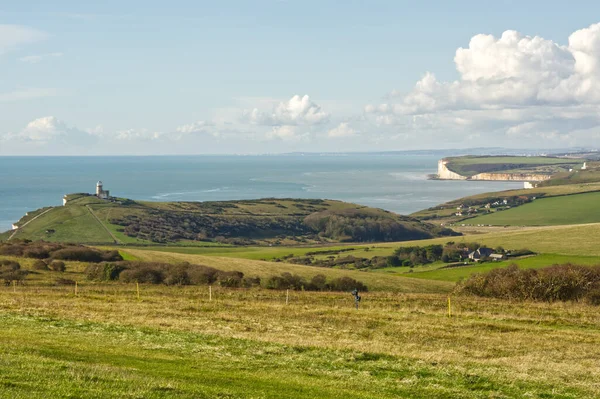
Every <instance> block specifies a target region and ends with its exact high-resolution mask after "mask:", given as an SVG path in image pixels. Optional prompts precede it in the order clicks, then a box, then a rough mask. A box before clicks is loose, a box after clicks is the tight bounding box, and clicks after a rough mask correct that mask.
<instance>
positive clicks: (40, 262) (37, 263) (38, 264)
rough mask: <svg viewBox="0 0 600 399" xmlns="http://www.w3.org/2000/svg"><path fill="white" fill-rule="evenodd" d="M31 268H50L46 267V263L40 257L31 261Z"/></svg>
mask: <svg viewBox="0 0 600 399" xmlns="http://www.w3.org/2000/svg"><path fill="white" fill-rule="evenodd" d="M32 268H33V270H50V269H49V268H48V264H47V263H46V262H44V261H43V260H41V259H38V260H36V261H35V262H33V265H32Z"/></svg>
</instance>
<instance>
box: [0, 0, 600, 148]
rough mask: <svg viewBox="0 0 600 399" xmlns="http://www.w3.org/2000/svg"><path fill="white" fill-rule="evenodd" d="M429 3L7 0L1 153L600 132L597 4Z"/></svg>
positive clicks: (389, 144)
mask: <svg viewBox="0 0 600 399" xmlns="http://www.w3.org/2000/svg"><path fill="white" fill-rule="evenodd" d="M416 3H417V2H402V1H369V2H366V1H346V2H334V1H303V2H292V1H275V0H273V1H270V0H259V1H226V0H224V1H218V2H208V1H170V2H162V1H161V2H158V1H110V0H109V1H103V2H82V1H52V2H48V1H26V0H24V1H19V2H15V1H0V73H1V74H2V79H1V80H0V155H12V154H14V155H20V154H32V155H34V154H49V155H59V154H189V153H265V152H288V151H364V150H404V149H421V148H461V147H462V148H466V147H476V146H498V145H500V146H507V147H529V146H532V145H536V146H541V145H542V144H543V146H544V147H565V146H575V145H587V146H597V145H599V144H600V121H599V114H600V112H599V110H600V108H598V104H599V103H600V90H599V88H600V78H599V76H600V62H596V61H597V60H600V27H599V26H598V25H595V24H597V23H598V22H600V5H599V4H598V3H597V2H577V6H574V5H573V4H572V3H567V2H552V1H543V2H542V1H528V2H526V4H522V3H523V2H517V1H461V2H445V1H423V2H418V4H416ZM505 31H509V32H513V31H514V32H513V33H508V34H505V35H503V33H504V32H505ZM575 32H579V33H577V34H575V35H574V33H575ZM481 34H483V35H492V36H493V37H492V36H485V37H484V36H477V35H481ZM572 35H574V36H572ZM570 37H572V38H573V39H572V40H571V41H572V43H571V41H570V39H569V38H570ZM473 38H478V39H476V40H474V41H472V39H473ZM459 48H463V49H465V50H466V51H463V52H462V53H461V54H460V56H459V52H458V51H457V50H458V49H459ZM596 57H597V58H596ZM540 77H541V78H540Z"/></svg>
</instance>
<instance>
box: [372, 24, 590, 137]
mask: <svg viewBox="0 0 600 399" xmlns="http://www.w3.org/2000/svg"><path fill="white" fill-rule="evenodd" d="M454 62H455V65H456V70H457V72H458V73H459V76H460V78H459V79H458V80H456V81H451V82H444V81H439V80H438V79H437V78H436V77H435V75H434V74H432V73H430V72H427V73H425V74H424V76H423V77H422V79H420V80H419V81H418V82H417V83H416V84H415V86H414V88H413V89H412V90H411V91H410V92H409V93H406V94H404V95H401V94H399V93H398V92H397V91H394V92H392V93H391V94H390V95H389V97H388V99H389V101H388V102H385V103H382V104H371V105H367V106H366V107H365V113H366V115H367V116H368V117H369V118H371V120H372V121H373V122H374V123H375V124H377V125H379V126H386V125H387V126H403V127H404V128H405V129H407V130H410V129H413V130H419V129H429V130H435V129H439V130H445V131H446V133H449V132H450V131H451V130H454V131H456V132H459V133H460V132H462V133H464V132H467V133H469V134H471V133H472V131H473V130H487V131H489V132H492V131H493V132H494V134H497V133H498V132H501V133H503V134H506V135H509V136H511V137H516V136H518V135H519V134H520V133H519V132H525V130H526V131H527V133H522V134H523V136H522V137H530V138H531V137H535V136H538V137H542V138H545V139H548V140H550V139H554V138H557V137H559V136H560V135H568V134H569V131H571V130H572V129H589V128H591V127H593V126H598V125H600V118H599V115H600V112H599V111H600V24H595V25H592V26H590V27H588V28H585V29H581V30H578V31H576V32H574V33H573V34H571V35H570V37H569V39H568V44H566V45H561V44H559V43H555V42H553V41H552V40H548V39H544V38H542V37H539V36H534V37H531V36H526V35H523V34H521V33H519V32H516V31H512V30H509V31H506V32H504V33H503V34H502V36H501V37H499V38H496V37H494V36H492V35H485V34H479V35H476V36H474V37H473V38H472V39H471V40H470V42H469V45H468V47H466V48H459V49H458V50H457V51H456V54H455V57H454ZM523 126H527V127H528V128H527V129H524V128H523ZM549 132H550V133H551V134H549Z"/></svg>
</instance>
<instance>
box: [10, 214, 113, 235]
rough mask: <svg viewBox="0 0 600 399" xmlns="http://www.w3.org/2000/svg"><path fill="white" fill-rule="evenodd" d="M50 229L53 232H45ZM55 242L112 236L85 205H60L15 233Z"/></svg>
mask: <svg viewBox="0 0 600 399" xmlns="http://www.w3.org/2000/svg"><path fill="white" fill-rule="evenodd" d="M48 229H52V230H54V231H55V232H54V233H47V232H46V230H48ZM21 237H27V238H28V239H31V240H46V241H55V242H82V243H84V242H111V241H112V238H111V237H110V235H109V234H108V233H107V232H106V230H105V229H104V228H103V227H102V225H101V224H100V223H98V221H97V220H96V219H95V218H94V217H93V216H92V214H91V213H90V212H89V210H88V209H87V208H86V207H85V206H60V207H56V208H53V209H52V210H50V211H49V212H47V213H46V214H44V215H43V216H42V217H40V218H38V219H35V220H32V221H31V222H30V223H28V224H27V226H24V227H23V228H22V229H20V230H19V232H18V233H17V234H16V235H15V238H21Z"/></svg>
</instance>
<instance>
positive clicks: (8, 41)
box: [0, 24, 47, 54]
mask: <svg viewBox="0 0 600 399" xmlns="http://www.w3.org/2000/svg"><path fill="white" fill-rule="evenodd" d="M46 37H47V35H46V34H45V33H44V32H41V31H39V30H35V29H32V28H29V27H27V26H21V25H2V24H0V54H3V53H5V52H7V51H10V50H12V49H14V48H15V47H18V46H20V45H23V44H28V43H34V42H38V41H41V40H44V39H46Z"/></svg>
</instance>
